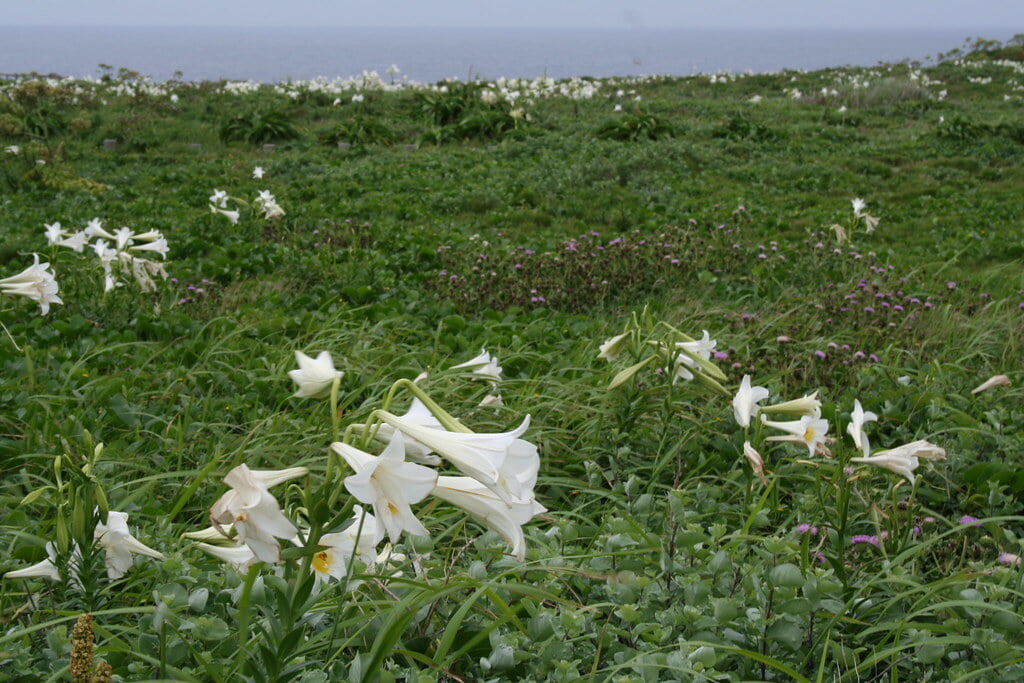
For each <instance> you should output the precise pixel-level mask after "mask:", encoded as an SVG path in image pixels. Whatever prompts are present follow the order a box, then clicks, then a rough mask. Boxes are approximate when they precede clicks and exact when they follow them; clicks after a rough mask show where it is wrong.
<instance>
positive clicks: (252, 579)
mask: <svg viewBox="0 0 1024 683" xmlns="http://www.w3.org/2000/svg"><path fill="white" fill-rule="evenodd" d="M260 564H262V563H260V562H253V563H252V565H250V566H249V571H248V572H246V574H245V583H244V584H243V585H242V595H241V597H240V598H239V599H238V655H237V665H238V666H237V668H238V669H239V670H240V669H241V663H242V662H243V661H245V659H246V658H247V657H248V656H249V655H248V648H246V645H247V642H248V640H249V615H250V605H249V602H250V600H251V598H252V587H253V585H254V584H255V583H256V577H257V576H259V574H260Z"/></svg>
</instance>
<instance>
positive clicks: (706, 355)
mask: <svg viewBox="0 0 1024 683" xmlns="http://www.w3.org/2000/svg"><path fill="white" fill-rule="evenodd" d="M717 344H718V342H717V341H716V340H714V339H712V338H711V335H709V334H708V331H707V330H704V331H703V336H702V337H701V338H700V339H697V340H694V341H686V342H676V348H678V349H681V350H682V351H683V353H679V354H677V355H676V357H675V360H674V362H673V367H672V368H666V372H672V373H674V374H673V376H672V384H675V383H676V382H677V381H678V380H680V379H683V380H686V381H688V382H689V381H690V380H692V379H693V372H692V371H693V370H695V369H696V368H697V366H698V363H697V361H696V360H695V359H696V358H700V359H701V360H710V359H711V354H712V353H713V352H714V350H715V346H717Z"/></svg>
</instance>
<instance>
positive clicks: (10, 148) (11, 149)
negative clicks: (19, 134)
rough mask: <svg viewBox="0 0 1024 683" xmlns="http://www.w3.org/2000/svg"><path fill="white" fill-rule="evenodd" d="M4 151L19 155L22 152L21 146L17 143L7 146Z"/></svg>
mask: <svg viewBox="0 0 1024 683" xmlns="http://www.w3.org/2000/svg"><path fill="white" fill-rule="evenodd" d="M4 151H5V152H7V153H8V154H13V155H15V156H17V155H19V154H21V147H18V146H17V145H10V146H8V147H5V148H4Z"/></svg>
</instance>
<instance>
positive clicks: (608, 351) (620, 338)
mask: <svg viewBox="0 0 1024 683" xmlns="http://www.w3.org/2000/svg"><path fill="white" fill-rule="evenodd" d="M628 341H629V333H628V332H623V333H622V334H617V335H615V336H614V337H612V338H611V339H608V340H606V341H605V342H604V343H603V344H601V346H600V347H599V349H600V353H598V354H597V357H598V358H604V359H605V360H607V361H608V362H609V363H611V362H612V361H614V360H615V359H616V358H618V357H619V354H620V353H622V349H623V348H624V347H625V346H626V344H627V342H628Z"/></svg>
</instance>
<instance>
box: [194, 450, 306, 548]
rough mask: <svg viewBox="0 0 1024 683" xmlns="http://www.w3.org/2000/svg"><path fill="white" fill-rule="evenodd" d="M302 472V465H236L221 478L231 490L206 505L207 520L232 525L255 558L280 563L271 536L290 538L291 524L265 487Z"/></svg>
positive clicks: (304, 471) (275, 543) (303, 471)
mask: <svg viewBox="0 0 1024 683" xmlns="http://www.w3.org/2000/svg"><path fill="white" fill-rule="evenodd" d="M306 472H307V470H306V468H305V467H292V468H289V469H286V470H265V471H260V470H250V469H249V468H248V467H247V466H246V465H239V466H238V467H236V468H235V469H233V470H231V471H230V472H228V474H227V476H225V477H224V483H225V484H227V485H228V486H230V487H231V490H230V491H227V492H226V493H225V494H224V495H223V496H221V497H220V499H218V500H217V502H216V503H214V504H213V507H212V508H210V521H211V522H212V523H213V524H214V525H215V526H216V525H223V524H229V523H230V524H233V525H234V529H235V531H236V532H237V533H238V540H239V541H240V542H241V543H244V544H245V545H247V546H249V549H250V550H252V552H253V554H254V555H255V556H256V557H257V558H258V559H260V560H262V561H264V562H280V560H281V545H280V544H279V543H278V542H277V541H276V540H274V539H275V538H293V537H294V536H295V525H294V524H292V523H291V522H290V521H289V520H288V518H287V517H285V516H284V515H283V514H282V513H281V507H280V506H279V505H278V503H277V500H276V499H275V498H274V496H272V495H271V494H270V492H269V491H268V490H267V489H269V488H270V487H271V486H275V485H276V484H280V483H283V482H286V481H288V480H289V479H294V478H295V477H301V476H303V475H305V474H306Z"/></svg>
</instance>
